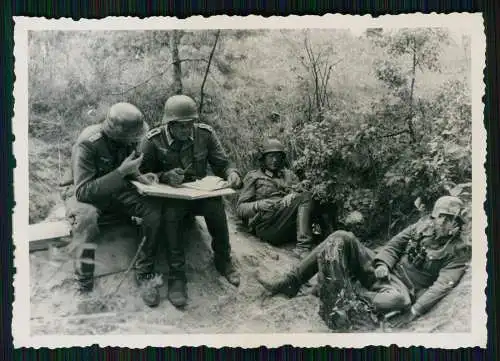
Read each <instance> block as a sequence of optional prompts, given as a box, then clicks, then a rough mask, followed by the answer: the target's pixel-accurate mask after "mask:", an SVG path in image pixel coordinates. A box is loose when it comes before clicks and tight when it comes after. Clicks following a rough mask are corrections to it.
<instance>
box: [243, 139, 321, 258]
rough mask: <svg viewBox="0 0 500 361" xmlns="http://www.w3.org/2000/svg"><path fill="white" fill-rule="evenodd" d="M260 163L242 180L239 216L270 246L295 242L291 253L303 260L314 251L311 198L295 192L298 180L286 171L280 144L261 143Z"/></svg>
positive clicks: (273, 140) (288, 170)
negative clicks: (257, 167)
mask: <svg viewBox="0 0 500 361" xmlns="http://www.w3.org/2000/svg"><path fill="white" fill-rule="evenodd" d="M259 161H260V168H259V169H256V170H253V171H250V172H248V174H247V175H246V177H245V179H244V180H243V189H242V191H241V193H240V196H239V199H238V206H237V212H238V215H239V216H240V217H241V218H242V219H243V220H245V221H247V222H248V226H249V228H250V229H251V230H252V231H254V232H255V234H256V235H257V237H259V238H260V239H262V240H264V241H266V242H268V243H270V244H272V245H275V246H277V245H281V244H284V243H287V242H289V241H292V240H294V241H296V246H295V249H294V251H293V252H294V254H295V255H296V256H297V257H299V258H303V257H304V256H305V255H306V254H307V253H309V252H310V251H311V249H312V248H313V237H312V220H311V218H312V212H313V201H312V197H311V194H310V193H307V192H302V193H298V192H296V191H294V189H293V187H294V186H296V185H297V184H298V183H299V179H298V177H297V176H296V175H295V173H293V172H292V171H291V170H290V169H288V168H286V167H285V164H286V153H285V147H284V146H283V144H282V143H281V142H280V141H279V140H277V139H267V140H265V141H264V143H263V145H262V149H261V150H260V154H259Z"/></svg>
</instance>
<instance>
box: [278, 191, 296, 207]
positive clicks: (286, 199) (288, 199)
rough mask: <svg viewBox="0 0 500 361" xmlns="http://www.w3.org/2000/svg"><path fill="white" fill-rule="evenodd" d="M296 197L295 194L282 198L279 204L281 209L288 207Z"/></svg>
mask: <svg viewBox="0 0 500 361" xmlns="http://www.w3.org/2000/svg"><path fill="white" fill-rule="evenodd" d="M295 197H297V193H289V194H287V195H286V196H284V197H283V199H282V200H281V204H282V205H283V207H288V206H290V204H292V201H293V200H294V199H295Z"/></svg>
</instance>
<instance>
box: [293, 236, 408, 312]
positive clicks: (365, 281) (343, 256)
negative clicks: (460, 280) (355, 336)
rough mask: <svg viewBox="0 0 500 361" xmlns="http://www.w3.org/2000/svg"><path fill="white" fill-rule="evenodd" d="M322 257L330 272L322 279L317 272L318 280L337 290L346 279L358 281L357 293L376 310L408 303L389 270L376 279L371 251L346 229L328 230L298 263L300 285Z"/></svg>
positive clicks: (380, 310)
mask: <svg viewBox="0 0 500 361" xmlns="http://www.w3.org/2000/svg"><path fill="white" fill-rule="evenodd" d="M325 258H327V259H328V260H330V264H331V265H332V267H333V269H334V274H333V275H332V274H329V279H322V277H321V274H322V272H320V274H319V277H318V282H319V283H322V282H331V283H333V284H337V285H338V290H339V291H340V289H341V288H342V285H343V284H344V283H345V282H346V280H348V279H349V280H358V281H360V283H361V285H362V286H363V288H364V289H365V290H364V292H363V294H362V295H361V296H362V297H363V298H365V299H367V300H368V301H370V302H371V304H372V305H373V306H374V308H375V309H376V310H377V311H379V312H389V311H396V310H402V309H405V308H407V307H409V306H410V304H411V296H410V292H409V290H408V288H407V287H406V286H405V284H404V283H403V282H402V281H401V280H400V279H399V278H398V277H397V276H395V275H394V274H392V273H390V274H389V278H388V279H387V280H383V281H380V280H377V279H376V278H375V274H374V267H373V261H374V258H375V253H374V252H373V251H372V250H371V249H369V248H367V247H365V246H364V245H363V244H361V243H360V242H359V240H358V239H357V238H356V237H355V236H354V235H353V234H352V233H350V232H346V231H336V232H334V233H332V234H331V235H330V236H328V237H327V238H326V239H325V240H324V241H323V242H322V243H321V244H319V245H318V246H317V247H316V248H314V250H313V251H312V252H311V253H310V254H309V255H308V256H307V257H306V258H304V259H303V260H302V261H301V262H300V264H299V266H298V267H297V269H296V270H295V272H296V277H297V278H298V281H299V282H300V283H301V284H302V283H305V282H307V281H308V280H309V279H311V277H313V276H314V275H315V274H316V273H317V272H318V271H319V267H321V261H320V259H325ZM320 289H321V284H320ZM329 289H330V290H331V288H329Z"/></svg>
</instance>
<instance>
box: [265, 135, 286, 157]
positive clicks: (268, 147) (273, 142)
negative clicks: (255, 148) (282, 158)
mask: <svg viewBox="0 0 500 361" xmlns="http://www.w3.org/2000/svg"><path fill="white" fill-rule="evenodd" d="M267 153H283V155H285V146H284V145H283V143H281V142H280V141H279V140H278V139H274V138H270V139H266V140H265V141H264V143H263V144H262V148H261V151H260V155H261V157H263V156H264V155H266V154H267Z"/></svg>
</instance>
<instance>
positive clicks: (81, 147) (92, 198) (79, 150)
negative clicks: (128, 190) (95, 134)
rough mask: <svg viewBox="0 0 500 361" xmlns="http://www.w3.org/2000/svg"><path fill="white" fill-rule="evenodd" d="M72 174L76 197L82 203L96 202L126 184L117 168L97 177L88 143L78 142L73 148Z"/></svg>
mask: <svg viewBox="0 0 500 361" xmlns="http://www.w3.org/2000/svg"><path fill="white" fill-rule="evenodd" d="M74 151H75V154H74V159H73V160H74V162H73V175H74V182H75V195H76V199H77V200H78V201H80V202H84V203H98V202H99V201H101V200H102V199H103V198H105V197H107V196H109V194H111V193H113V192H115V191H117V190H120V189H122V188H123V187H124V186H125V185H126V181H125V180H124V179H123V176H122V175H121V174H120V172H118V169H114V170H113V171H111V172H109V173H107V174H105V175H103V176H102V177H99V178H97V169H95V164H94V161H93V159H94V154H93V152H92V150H91V149H90V148H89V146H88V145H86V144H85V143H80V144H78V145H76V146H75V148H74Z"/></svg>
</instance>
